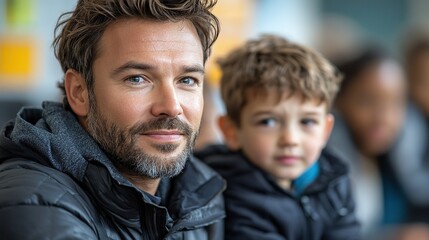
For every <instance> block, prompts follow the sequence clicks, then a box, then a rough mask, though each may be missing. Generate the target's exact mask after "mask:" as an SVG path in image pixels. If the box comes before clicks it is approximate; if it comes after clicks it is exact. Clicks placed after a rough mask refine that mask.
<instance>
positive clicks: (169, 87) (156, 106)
mask: <svg viewBox="0 0 429 240" xmlns="http://www.w3.org/2000/svg"><path fill="white" fill-rule="evenodd" d="M152 102H153V104H152V109H151V111H152V115H153V116H155V117H159V116H167V117H177V116H178V115H181V114H182V113H183V109H182V106H181V104H180V99H179V97H178V95H177V92H176V88H175V87H174V85H173V84H162V85H160V86H158V89H157V91H155V93H154V94H153V99H152Z"/></svg>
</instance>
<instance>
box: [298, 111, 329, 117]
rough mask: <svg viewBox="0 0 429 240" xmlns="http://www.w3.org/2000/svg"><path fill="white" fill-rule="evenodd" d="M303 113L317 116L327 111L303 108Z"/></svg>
mask: <svg viewBox="0 0 429 240" xmlns="http://www.w3.org/2000/svg"><path fill="white" fill-rule="evenodd" d="M301 113H302V114H304V115H315V116H318V115H321V114H324V113H325V112H323V111H318V110H303V111H302V112H301Z"/></svg>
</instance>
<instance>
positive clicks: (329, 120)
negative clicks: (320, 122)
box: [323, 113, 335, 144]
mask: <svg viewBox="0 0 429 240" xmlns="http://www.w3.org/2000/svg"><path fill="white" fill-rule="evenodd" d="M325 121H326V123H325V129H324V133H323V138H324V141H325V144H326V143H327V142H328V140H329V137H330V136H331V132H332V129H333V128H334V123H335V117H334V115H332V114H331V113H328V115H327V116H326V120H325Z"/></svg>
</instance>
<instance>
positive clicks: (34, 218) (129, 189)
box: [0, 103, 225, 240]
mask: <svg viewBox="0 0 429 240" xmlns="http://www.w3.org/2000/svg"><path fill="white" fill-rule="evenodd" d="M224 188H225V186H224V181H223V180H222V179H221V177H220V176H219V175H218V174H216V173H215V172H214V171H212V170H211V169H209V168H208V167H207V166H205V165H204V164H202V163H201V162H199V161H198V160H196V159H194V158H191V157H190V159H189V160H188V162H187V165H186V167H185V169H184V170H183V172H182V173H181V174H179V175H178V176H176V177H174V178H172V179H162V180H161V183H160V187H159V189H158V192H157V194H156V195H157V197H154V196H151V195H149V194H147V193H145V192H143V191H141V190H139V189H138V188H136V187H134V186H133V185H132V184H131V183H130V182H129V181H128V180H127V179H125V178H124V177H123V176H122V175H121V174H120V173H119V172H118V171H117V170H116V168H115V167H114V166H113V165H112V163H111V162H110V160H109V159H108V158H107V157H106V155H105V154H104V152H103V151H101V149H100V148H99V147H98V145H97V144H96V143H95V141H93V139H92V138H91V137H89V135H87V134H86V132H85V130H84V129H83V128H82V127H81V126H80V125H79V124H78V122H77V121H76V119H75V118H74V116H73V115H72V114H71V113H70V112H68V111H64V110H63V108H62V106H61V105H60V104H54V103H45V104H44V109H43V110H41V109H23V110H21V112H20V113H19V115H18V117H17V118H16V119H15V121H14V122H10V123H9V124H7V125H6V126H5V127H4V128H3V130H2V132H1V135H0V239H186V240H203V239H216V240H217V239H219V240H220V239H223V221H222V219H223V218H224V215H225V213H224V206H223V198H222V194H221V193H222V191H223V190H224Z"/></svg>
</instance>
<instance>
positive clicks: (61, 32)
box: [53, 0, 220, 109]
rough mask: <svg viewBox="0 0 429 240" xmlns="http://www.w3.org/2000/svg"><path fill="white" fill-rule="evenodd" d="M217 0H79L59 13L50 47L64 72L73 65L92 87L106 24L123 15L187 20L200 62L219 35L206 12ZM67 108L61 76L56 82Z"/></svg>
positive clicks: (207, 54)
mask: <svg viewBox="0 0 429 240" xmlns="http://www.w3.org/2000/svg"><path fill="white" fill-rule="evenodd" d="M216 2H217V0H79V1H78V3H77V6H76V8H75V10H73V11H70V12H66V13H64V14H62V15H61V16H60V17H59V19H58V22H57V25H56V27H55V39H54V42H53V47H54V49H55V56H56V57H57V59H58V60H59V62H60V64H61V67H62V69H63V71H64V72H66V71H67V70H68V69H74V70H76V71H77V72H79V73H80V74H82V75H83V77H84V78H85V81H86V84H87V86H88V88H89V91H90V94H91V92H92V89H93V83H94V79H93V73H92V65H93V62H94V59H95V57H96V55H97V51H98V47H99V46H98V42H99V41H100V38H101V36H102V35H103V33H104V31H105V29H106V27H107V26H109V25H110V24H111V23H113V22H115V21H117V20H119V19H124V18H141V19H152V20H157V21H172V22H177V21H182V20H189V21H191V22H192V24H193V25H194V27H195V29H196V31H197V33H198V36H199V38H200V41H201V44H202V47H203V54H204V62H205V61H206V60H207V58H208V57H209V55H210V51H211V46H212V44H213V43H214V41H215V40H216V39H217V37H218V35H219V25H220V24H219V20H218V19H217V18H216V17H215V16H214V15H213V14H212V13H211V12H210V11H211V9H212V8H213V6H214V5H215V4H216ZM58 86H59V88H60V89H61V90H62V92H63V94H64V99H63V102H64V106H65V107H66V108H68V109H69V107H70V106H69V104H68V102H67V98H66V96H65V94H66V93H65V89H64V80H63V81H62V82H60V83H59V85H58Z"/></svg>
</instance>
